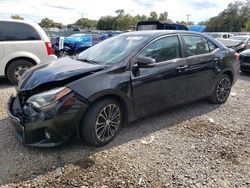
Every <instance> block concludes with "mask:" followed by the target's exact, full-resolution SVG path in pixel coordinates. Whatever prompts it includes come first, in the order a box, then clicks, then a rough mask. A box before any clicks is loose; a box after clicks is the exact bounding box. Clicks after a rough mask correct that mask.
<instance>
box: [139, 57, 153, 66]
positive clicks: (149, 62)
mask: <svg viewBox="0 0 250 188" xmlns="http://www.w3.org/2000/svg"><path fill="white" fill-rule="evenodd" d="M155 64H156V62H155V59H153V58H150V57H142V56H139V57H137V67H138V68H150V67H154V66H155Z"/></svg>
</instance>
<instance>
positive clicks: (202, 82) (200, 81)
mask: <svg viewBox="0 0 250 188" xmlns="http://www.w3.org/2000/svg"><path fill="white" fill-rule="evenodd" d="M182 39H183V44H184V46H185V53H186V57H187V58H186V59H187V63H188V68H187V70H186V73H187V75H188V92H187V99H188V101H192V100H197V99H200V98H203V97H207V96H208V95H209V94H210V93H211V91H212V89H213V85H214V83H215V81H216V69H215V66H216V64H217V63H218V59H217V58H216V56H215V52H216V50H218V48H217V47H216V46H215V44H212V42H211V41H208V40H207V39H206V38H205V37H203V36H200V35H188V34H183V35H182Z"/></svg>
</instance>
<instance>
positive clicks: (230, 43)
mask: <svg viewBox="0 0 250 188" xmlns="http://www.w3.org/2000/svg"><path fill="white" fill-rule="evenodd" d="M217 40H218V41H220V42H221V43H222V44H224V45H225V46H226V47H229V48H231V47H235V46H239V45H241V44H244V42H242V41H240V40H231V39H217Z"/></svg>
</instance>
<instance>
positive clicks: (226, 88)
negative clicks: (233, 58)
mask: <svg viewBox="0 0 250 188" xmlns="http://www.w3.org/2000/svg"><path fill="white" fill-rule="evenodd" d="M230 91H231V80H230V79H229V78H228V77H223V78H222V79H221V80H220V82H219V85H218V87H217V92H216V96H217V99H218V100H219V101H220V102H224V101H226V100H227V98H228V96H229V94H230Z"/></svg>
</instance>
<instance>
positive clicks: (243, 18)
mask: <svg viewBox="0 0 250 188" xmlns="http://www.w3.org/2000/svg"><path fill="white" fill-rule="evenodd" d="M249 8H250V7H249V1H248V2H247V3H243V2H241V1H236V2H234V3H230V4H229V5H228V7H227V8H226V9H225V10H224V11H222V12H221V13H220V14H219V15H218V16H215V17H212V18H210V19H209V20H208V21H207V22H206V26H207V31H210V32H212V31H214V32H222V31H227V32H240V31H241V30H242V28H245V24H246V23H247V21H248V18H249V17H250V10H249Z"/></svg>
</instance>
